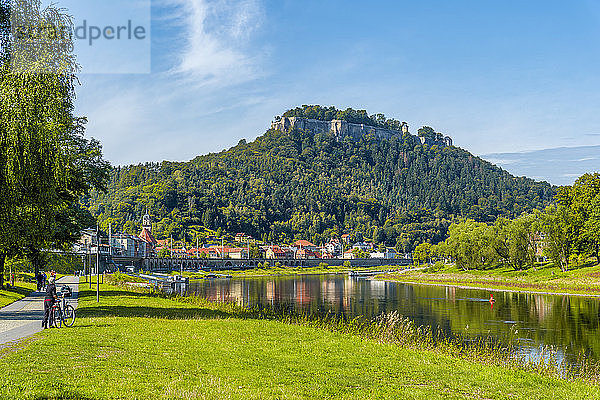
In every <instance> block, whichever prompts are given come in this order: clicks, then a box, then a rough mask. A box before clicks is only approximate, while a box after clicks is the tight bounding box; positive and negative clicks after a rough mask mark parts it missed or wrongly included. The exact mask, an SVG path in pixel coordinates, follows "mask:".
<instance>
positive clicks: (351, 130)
mask: <svg viewBox="0 0 600 400" xmlns="http://www.w3.org/2000/svg"><path fill="white" fill-rule="evenodd" d="M271 129H274V130H277V131H281V132H287V131H290V130H292V129H299V130H305V131H309V132H313V133H324V132H332V133H333V135H334V136H335V138H336V140H338V141H339V140H342V139H343V138H345V137H347V136H350V137H351V138H353V139H354V140H360V139H361V138H363V137H365V136H366V135H370V134H371V135H373V136H374V137H375V138H376V139H390V138H391V137H392V136H396V135H403V134H408V133H409V131H408V125H407V124H406V123H404V124H403V125H402V130H401V131H397V130H392V129H386V128H379V127H376V126H369V125H365V124H352V123H349V122H347V121H343V120H333V121H320V120H316V119H308V118H299V117H282V118H281V119H280V120H278V121H275V122H273V123H272V124H271ZM419 139H420V140H421V143H422V144H428V145H430V146H432V145H438V146H452V139H451V138H450V137H448V136H446V137H444V138H443V139H442V140H433V139H429V138H424V137H419Z"/></svg>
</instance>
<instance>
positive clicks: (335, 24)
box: [56, 0, 600, 164]
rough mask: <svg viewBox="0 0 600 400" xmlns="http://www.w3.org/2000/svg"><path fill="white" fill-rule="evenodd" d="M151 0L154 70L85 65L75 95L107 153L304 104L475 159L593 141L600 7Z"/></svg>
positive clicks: (141, 149) (239, 132)
mask: <svg viewBox="0 0 600 400" xmlns="http://www.w3.org/2000/svg"><path fill="white" fill-rule="evenodd" d="M130 1H136V0H130ZM56 4H58V5H59V6H60V5H61V1H60V0H59V1H58V2H56ZM96 4H103V3H102V2H96ZM151 4H152V10H151V18H152V20H151V24H152V27H151V36H150V37H151V68H150V71H151V73H147V74H115V73H112V74H82V75H81V83H82V86H81V87H79V88H78V91H77V93H78V99H77V112H78V114H80V115H85V116H87V117H88V118H89V125H88V134H89V135H90V136H93V137H96V138H97V139H99V140H101V141H102V143H103V145H104V152H105V156H106V158H107V159H108V160H110V161H111V162H113V163H115V164H130V163H138V162H145V161H161V160H164V159H168V160H181V161H184V160H189V159H191V158H193V157H195V156H196V155H199V154H205V153H208V152H214V151H220V150H222V149H224V148H228V147H230V146H233V145H235V144H237V142H238V141H239V140H240V139H242V138H245V139H247V140H252V139H254V138H256V137H257V136H259V135H261V134H263V133H264V132H265V131H266V129H267V128H268V127H269V125H270V121H271V120H272V118H273V117H274V116H275V115H278V114H281V113H282V112H283V111H285V110H286V109H288V108H291V107H294V106H297V105H301V104H322V105H336V106H338V107H339V108H346V107H353V108H360V109H367V110H368V111H369V112H370V113H377V112H383V113H385V114H386V115H388V116H390V117H394V118H397V119H400V120H405V121H407V122H408V123H409V125H410V126H411V130H412V131H413V132H416V129H418V127H420V126H423V125H429V126H432V127H434V128H435V129H436V130H438V131H440V132H443V133H445V134H447V135H450V136H451V137H453V138H454V142H455V145H457V146H460V147H462V148H465V149H468V150H470V151H472V152H473V153H475V154H486V153H500V152H503V153H504V152H520V151H526V150H538V149H546V148H554V147H561V146H584V145H598V144H600V112H598V110H599V108H600V107H599V106H600V75H599V74H598V70H599V66H600V51H599V48H598V47H599V43H600V40H599V39H600V5H598V4H597V3H596V2H592V1H575V2H564V1H552V0H545V1H534V0H530V1H527V2H523V1H503V2H489V1H474V0H472V1H462V0H453V1H420V2H415V1H371V2H363V1H360V2H359V1H351V0H345V1H338V0H326V1H325V0H321V1H313V0H303V1H291V0H278V1H267V0H152V2H151ZM90 7H91V8H89V9H88V10H84V11H78V12H84V13H85V12H89V14H90V15H93V14H94V13H96V12H97V10H94V9H93V6H90ZM96 7H99V6H96ZM83 68H84V70H85V65H84V66H83Z"/></svg>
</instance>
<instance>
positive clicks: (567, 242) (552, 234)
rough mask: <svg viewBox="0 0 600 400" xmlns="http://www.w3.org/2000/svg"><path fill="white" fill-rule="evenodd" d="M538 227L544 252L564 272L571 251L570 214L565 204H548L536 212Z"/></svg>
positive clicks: (572, 242) (566, 268)
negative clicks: (541, 235)
mask: <svg viewBox="0 0 600 400" xmlns="http://www.w3.org/2000/svg"><path fill="white" fill-rule="evenodd" d="M537 217H538V218H537V219H538V227H539V229H540V231H541V232H542V234H543V241H544V253H545V254H546V255H547V256H548V258H550V259H551V260H552V261H553V262H554V264H555V265H557V266H559V267H560V269H561V270H562V271H563V272H565V271H567V270H568V269H569V258H570V257H571V254H572V251H573V244H574V240H573V234H572V226H571V223H570V220H571V215H570V212H569V210H568V208H567V207H565V206H560V205H559V206H548V207H546V209H545V210H544V212H542V213H538V214H537Z"/></svg>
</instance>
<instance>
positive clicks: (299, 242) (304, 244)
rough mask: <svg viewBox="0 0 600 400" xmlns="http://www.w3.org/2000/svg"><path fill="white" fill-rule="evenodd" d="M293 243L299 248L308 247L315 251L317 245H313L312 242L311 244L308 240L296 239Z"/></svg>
mask: <svg viewBox="0 0 600 400" xmlns="http://www.w3.org/2000/svg"><path fill="white" fill-rule="evenodd" d="M293 245H294V246H295V247H297V248H299V249H308V250H311V251H316V250H317V246H315V245H314V244H312V243H311V242H309V241H308V240H303V239H301V240H296V241H295V242H294V243H293Z"/></svg>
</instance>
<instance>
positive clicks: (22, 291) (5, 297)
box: [0, 282, 35, 308]
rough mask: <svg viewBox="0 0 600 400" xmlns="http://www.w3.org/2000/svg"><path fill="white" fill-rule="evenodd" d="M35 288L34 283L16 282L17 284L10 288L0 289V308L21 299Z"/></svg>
mask: <svg viewBox="0 0 600 400" xmlns="http://www.w3.org/2000/svg"><path fill="white" fill-rule="evenodd" d="M34 290H35V284H34V283H26V282H15V286H14V287H11V288H10V289H6V288H4V289H0V308H2V307H6V306H7V305H9V304H11V303H14V302H15V301H17V300H21V299H22V298H23V297H25V296H27V295H28V294H30V293H31V292H33V291H34Z"/></svg>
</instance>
